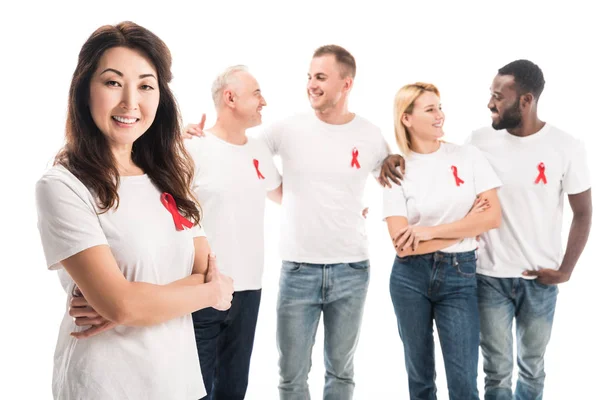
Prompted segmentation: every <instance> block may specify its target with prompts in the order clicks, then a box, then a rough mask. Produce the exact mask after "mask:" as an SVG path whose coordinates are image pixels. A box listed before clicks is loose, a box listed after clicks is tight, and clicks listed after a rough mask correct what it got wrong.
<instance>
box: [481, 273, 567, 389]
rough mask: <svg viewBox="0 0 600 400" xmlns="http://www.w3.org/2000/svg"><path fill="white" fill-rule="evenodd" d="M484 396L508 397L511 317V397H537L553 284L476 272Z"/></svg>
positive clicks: (541, 385)
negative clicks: (516, 369)
mask: <svg viewBox="0 0 600 400" xmlns="http://www.w3.org/2000/svg"><path fill="white" fill-rule="evenodd" d="M477 281H478V296H479V315H480V316H481V354H482V355H483V370H484V372H485V400H513V394H512V379H511V378H512V374H513V335H512V326H513V319H514V320H516V323H517V326H516V333H517V365H518V366H519V379H518V381H517V387H516V389H515V393H514V400H540V399H542V395H543V391H544V378H545V376H546V374H545V373H544V353H545V352H546V346H547V345H548V342H549V341H550V333H551V331H552V321H553V320H554V309H555V306H556V296H557V294H558V287H557V286H555V285H552V286H548V285H543V284H541V283H539V282H538V281H536V280H529V279H523V278H492V277H490V276H485V275H477Z"/></svg>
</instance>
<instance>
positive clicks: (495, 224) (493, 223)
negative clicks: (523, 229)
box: [489, 213, 502, 229]
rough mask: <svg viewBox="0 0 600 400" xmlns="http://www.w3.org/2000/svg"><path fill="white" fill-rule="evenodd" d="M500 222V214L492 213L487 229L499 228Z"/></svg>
mask: <svg viewBox="0 0 600 400" xmlns="http://www.w3.org/2000/svg"><path fill="white" fill-rule="evenodd" d="M501 224H502V214H501V213H497V215H494V216H493V217H492V218H490V224H489V229H497V228H500V225H501Z"/></svg>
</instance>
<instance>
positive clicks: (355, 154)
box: [350, 147, 360, 169]
mask: <svg viewBox="0 0 600 400" xmlns="http://www.w3.org/2000/svg"><path fill="white" fill-rule="evenodd" d="M352 167H355V168H356V169H359V168H360V163H359V162H358V149H357V148H356V147H355V148H354V149H352V162H351V163H350V168H352Z"/></svg>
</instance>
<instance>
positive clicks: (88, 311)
mask: <svg viewBox="0 0 600 400" xmlns="http://www.w3.org/2000/svg"><path fill="white" fill-rule="evenodd" d="M69 315H70V316H71V317H74V318H80V317H87V318H96V317H99V316H100V314H98V313H97V312H96V310H94V309H93V308H92V307H70V308H69Z"/></svg>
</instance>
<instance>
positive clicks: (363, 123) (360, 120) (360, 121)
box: [354, 114, 381, 132]
mask: <svg viewBox="0 0 600 400" xmlns="http://www.w3.org/2000/svg"><path fill="white" fill-rule="evenodd" d="M354 122H355V124H356V125H357V126H359V127H360V128H361V130H365V129H367V130H371V131H375V132H381V128H380V127H379V126H377V125H375V124H374V123H373V122H371V121H369V120H368V119H366V118H365V117H361V116H360V115H358V114H356V115H355V116H354Z"/></svg>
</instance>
